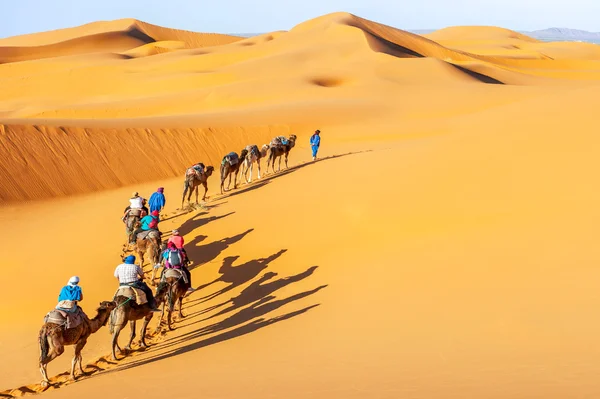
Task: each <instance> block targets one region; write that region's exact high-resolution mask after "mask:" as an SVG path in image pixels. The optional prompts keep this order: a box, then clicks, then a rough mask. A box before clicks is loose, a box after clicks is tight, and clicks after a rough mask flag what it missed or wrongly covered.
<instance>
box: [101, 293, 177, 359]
mask: <svg viewBox="0 0 600 399" xmlns="http://www.w3.org/2000/svg"><path fill="white" fill-rule="evenodd" d="M165 294H166V290H164V291H163V292H159V291H158V290H157V292H156V294H155V295H154V299H155V301H156V306H157V307H158V306H160V304H161V303H162V301H164V297H165ZM115 303H116V304H117V306H116V308H115V309H114V310H113V311H112V312H111V315H110V324H109V331H110V333H111V334H112V346H111V347H112V359H113V360H118V359H117V355H116V351H115V349H118V350H119V352H123V351H122V350H121V348H120V347H119V334H120V333H121V330H122V329H123V328H124V327H125V325H126V324H127V322H129V327H130V328H131V335H130V336H129V342H128V343H127V346H126V347H125V349H126V350H131V343H132V342H133V339H134V338H135V336H136V335H135V327H136V321H137V320H140V319H144V323H143V325H142V329H141V331H140V334H141V337H140V346H141V347H142V348H147V347H148V345H146V328H147V327H148V323H150V320H152V316H154V312H153V311H152V309H151V308H150V304H149V303H148V302H146V303H144V304H143V305H138V304H137V303H136V301H135V299H131V298H128V297H126V296H122V295H117V297H116V298H115Z"/></svg>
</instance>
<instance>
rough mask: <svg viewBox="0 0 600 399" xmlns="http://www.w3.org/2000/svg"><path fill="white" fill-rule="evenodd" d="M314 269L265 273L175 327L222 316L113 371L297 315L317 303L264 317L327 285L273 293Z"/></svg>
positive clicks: (187, 350)
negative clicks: (283, 295)
mask: <svg viewBox="0 0 600 399" xmlns="http://www.w3.org/2000/svg"><path fill="white" fill-rule="evenodd" d="M280 253H281V251H280V252H278V253H277V254H279V255H277V256H281V255H280ZM273 256H275V255H273ZM252 262H258V261H251V262H248V263H247V264H251V263H252ZM238 268H241V266H238V267H234V268H233V269H234V270H235V269H238ZM316 269H317V266H312V267H310V268H309V269H307V270H306V271H304V272H302V273H300V274H297V275H295V276H291V277H286V278H281V279H278V280H275V281H271V282H268V281H269V280H271V279H273V278H274V277H275V276H277V273H273V272H270V273H266V274H265V275H263V276H262V277H261V278H260V279H259V280H257V281H256V282H254V283H253V284H251V285H249V286H248V287H247V288H245V289H244V290H243V291H242V292H241V293H240V294H239V295H238V296H237V297H233V298H231V299H229V300H227V301H225V302H223V303H222V304H220V305H217V306H213V307H212V308H211V309H216V308H218V307H223V306H225V305H227V304H230V306H228V307H227V308H225V309H223V310H221V311H220V312H219V313H218V314H216V315H213V316H211V317H208V318H206V319H202V320H198V321H195V322H192V323H189V324H185V325H180V326H178V327H179V328H182V327H190V326H192V325H194V324H198V323H201V322H202V321H206V320H210V319H213V318H215V317H217V316H223V315H227V314H230V315H229V316H228V317H226V318H225V319H223V320H221V321H218V322H215V323H212V324H210V325H208V326H205V327H201V328H199V329H197V330H194V331H190V332H188V333H185V334H183V335H181V336H179V337H176V338H171V339H168V340H167V341H165V342H163V343H161V344H157V345H156V346H155V350H168V351H167V352H166V353H162V354H157V355H154V356H152V357H149V358H146V359H143V360H139V361H135V362H132V363H130V364H128V365H126V366H124V367H119V368H116V369H114V370H113V371H121V370H124V369H129V368H134V367H138V366H142V365H145V364H149V363H153V362H156V361H160V360H163V359H167V358H170V357H172V356H177V355H180V354H183V353H186V352H190V351H194V350H197V349H201V348H203V347H205V346H209V345H213V344H216V343H219V342H223V341H227V340H229V339H232V338H237V337H240V336H242V335H246V334H249V333H252V332H254V331H257V330H259V329H261V328H263V327H267V326H270V325H273V324H275V323H278V322H280V321H283V320H288V319H290V318H292V317H296V316H299V315H301V314H304V313H306V312H307V311H309V310H310V309H312V308H314V307H317V306H319V304H313V305H310V306H306V307H304V308H301V309H299V310H295V311H292V312H289V313H286V314H284V315H281V316H275V317H270V318H269V317H265V316H266V315H268V314H269V313H271V312H273V311H275V310H277V309H279V308H281V307H282V306H284V305H287V304H290V303H292V302H294V301H298V300H300V299H303V298H306V297H308V296H310V295H313V294H315V293H317V292H319V291H320V290H322V289H323V288H325V287H327V285H321V286H319V287H316V288H314V289H312V290H308V291H303V292H300V293H298V294H295V295H291V296H289V297H286V298H284V299H277V298H276V297H275V296H274V295H272V294H273V293H274V292H275V291H277V290H280V289H281V288H283V287H286V286H288V285H290V284H292V283H295V282H299V281H302V280H304V279H306V278H308V277H309V276H311V275H312V274H313V273H314V271H315V270H316ZM246 272H247V271H240V273H246ZM233 279H234V280H236V281H242V280H243V278H242V277H239V276H236V277H233ZM238 279H239V280H238ZM227 291H228V290H227ZM227 291H225V292H227ZM217 294H218V295H221V294H222V292H221V291H219V292H218V293H217ZM215 297H216V296H215ZM186 307H187V306H186ZM205 312H206V310H204V311H200V312H197V313H196V314H194V315H190V316H191V318H193V317H197V316H198V315H199V314H201V313H205ZM215 334H216V335H215ZM208 336H210V337H208ZM177 345H183V346H182V347H180V348H176V349H172V350H169V348H172V347H175V346H177ZM111 372H112V371H111Z"/></svg>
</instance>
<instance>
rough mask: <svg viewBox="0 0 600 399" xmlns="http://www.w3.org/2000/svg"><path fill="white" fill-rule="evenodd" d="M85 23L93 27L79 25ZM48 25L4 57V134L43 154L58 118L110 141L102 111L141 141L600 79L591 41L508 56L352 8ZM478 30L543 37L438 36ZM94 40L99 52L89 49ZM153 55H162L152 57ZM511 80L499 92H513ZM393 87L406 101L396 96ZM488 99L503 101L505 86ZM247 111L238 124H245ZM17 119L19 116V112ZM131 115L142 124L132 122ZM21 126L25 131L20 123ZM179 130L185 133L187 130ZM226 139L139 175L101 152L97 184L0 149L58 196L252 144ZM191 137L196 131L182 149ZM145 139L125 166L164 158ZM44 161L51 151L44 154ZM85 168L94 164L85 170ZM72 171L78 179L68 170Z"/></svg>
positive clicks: (33, 188)
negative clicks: (193, 22) (209, 23)
mask: <svg viewBox="0 0 600 399" xmlns="http://www.w3.org/2000/svg"><path fill="white" fill-rule="evenodd" d="M78 34H79V35H82V36H80V37H75V36H76V35H78ZM40 35H42V36H40ZM43 35H44V34H37V35H33V36H27V37H22V38H15V39H12V40H9V39H7V40H9V41H8V43H10V44H21V45H23V44H31V43H34V42H35V41H38V42H40V43H43V45H42V46H37V47H31V46H30V47H27V51H26V52H22V50H21V49H22V48H11V47H4V48H5V49H12V50H10V51H8V50H7V51H4V57H5V58H6V59H11V60H13V61H14V60H17V59H21V58H23V57H24V58H28V59H30V60H29V61H25V62H19V63H17V64H14V63H12V64H5V65H0V80H1V81H2V83H3V89H4V90H3V91H2V93H0V107H1V108H0V111H1V114H0V117H4V118H8V119H6V120H5V121H4V122H5V127H4V129H3V131H4V133H3V134H5V135H6V136H5V137H9V136H8V135H11V134H12V136H15V135H18V136H20V140H24V142H27V140H29V139H28V138H27V136H31V137H33V140H34V141H41V142H42V143H44V144H41V146H40V147H37V146H36V150H35V151H36V154H40V153H43V152H44V151H46V150H47V151H51V153H54V152H55V150H51V149H49V148H47V146H54V145H56V144H55V139H56V138H55V136H54V135H52V133H50V132H51V131H53V129H54V128H53V127H52V126H55V127H58V128H64V129H66V131H80V132H84V131H86V129H88V133H86V134H82V135H81V137H87V136H86V135H93V136H95V135H98V136H99V138H98V140H100V141H102V140H104V139H103V138H101V137H102V136H103V135H104V134H105V133H103V132H93V129H91V128H93V127H94V126H95V125H96V124H97V121H98V120H105V121H106V123H105V124H104V126H107V125H108V126H110V127H112V128H114V129H115V130H113V131H114V132H115V134H117V135H118V137H120V138H122V140H123V143H126V145H130V144H128V143H131V142H134V141H135V140H137V134H136V133H134V132H135V131H144V129H149V128H150V129H154V128H156V127H159V128H161V129H163V130H164V129H166V130H168V131H174V129H175V126H174V125H173V123H176V122H174V120H176V119H180V118H184V119H185V120H186V121H191V123H192V124H191V125H185V124H179V126H183V127H191V128H194V129H196V131H197V132H202V131H205V130H206V129H207V128H209V127H211V126H215V124H217V125H223V121H222V119H223V118H227V119H228V122H227V123H226V128H228V129H232V130H230V132H234V131H239V130H240V129H241V128H243V127H245V128H248V126H256V125H258V126H263V128H259V129H257V130H256V131H257V132H264V131H269V132H271V131H274V130H277V129H279V128H278V127H275V125H277V126H282V125H283V126H285V128H284V129H283V130H287V131H291V130H294V129H304V130H302V131H300V132H296V133H301V135H303V137H304V139H305V138H306V136H305V135H306V134H308V133H309V132H310V131H311V129H312V128H313V127H312V126H311V124H312V123H313V122H309V121H303V120H302V119H303V118H302V115H305V114H304V111H305V110H306V109H307V108H308V109H316V108H318V109H319V110H320V111H317V113H319V112H322V113H326V112H330V113H331V114H332V118H329V119H331V120H332V125H336V124H337V123H338V122H335V121H336V120H339V119H337V118H336V117H333V115H337V114H339V113H340V112H339V111H338V110H339V109H340V104H344V103H345V105H343V106H342V108H344V109H349V108H348V107H351V108H352V109H362V110H363V116H362V117H363V118H366V117H367V115H366V114H364V113H365V112H366V113H369V114H370V118H371V119H374V121H373V123H375V124H377V123H378V122H377V120H378V119H377V117H378V115H379V114H382V113H386V112H399V113H400V115H405V116H406V115H410V114H411V113H415V112H416V113H420V112H422V111H423V110H424V109H427V112H429V113H431V114H439V113H440V112H442V113H444V112H446V111H443V109H444V108H446V107H448V101H451V100H450V97H453V96H460V97H465V96H462V95H461V94H459V92H460V91H462V87H463V85H464V84H485V85H489V84H504V85H511V86H514V85H518V86H528V87H529V88H530V89H531V90H530V91H528V93H532V95H537V93H539V92H544V91H545V87H548V86H557V85H558V86H565V87H567V88H568V87H571V86H572V85H573V80H580V81H581V83H582V84H587V82H588V81H589V80H596V79H598V78H600V69H598V67H597V65H596V64H595V61H593V60H592V59H593V58H594V57H595V56H596V55H595V53H593V52H592V51H590V49H589V48H588V47H587V46H572V47H569V46H565V45H557V44H547V43H544V44H539V45H540V46H546V47H547V50H548V49H550V48H553V49H554V50H553V51H548V52H549V53H552V54H553V55H554V56H556V55H557V54H558V53H560V54H561V55H562V56H563V57H567V56H568V57H574V56H576V55H577V54H579V53H578V52H580V53H581V54H582V57H581V58H563V59H561V60H550V59H549V56H544V57H542V56H541V55H540V56H539V57H534V58H536V59H535V60H531V59H523V58H521V59H518V57H517V58H514V57H513V56H510V55H507V56H505V57H503V56H500V55H494V56H491V55H486V54H475V53H469V52H466V51H463V50H460V49H453V48H452V47H451V46H449V47H446V46H444V45H442V44H439V43H437V42H435V41H433V40H430V39H428V38H425V37H422V36H419V35H415V34H411V33H408V32H405V31H402V30H399V29H395V28H392V27H389V26H384V25H381V24H378V23H375V22H372V21H368V20H365V19H362V18H359V17H356V16H353V15H350V14H344V13H338V14H332V15H326V16H323V17H320V18H316V19H314V20H311V21H307V22H305V23H303V24H300V25H298V26H297V27H294V28H293V29H291V30H290V31H289V32H275V33H273V34H266V35H261V36H258V37H253V38H248V39H243V40H241V39H240V38H235V37H227V36H219V35H216V36H215V35H206V34H196V33H191V32H184V31H177V30H171V29H166V28H161V27H157V26H154V25H150V24H146V23H144V22H140V21H135V20H120V21H114V22H107V23H98V24H92V25H89V26H83V27H80V28H71V29H67V30H59V31H55V32H50V33H48V34H47V35H49V36H52V39H44V40H42V39H40V37H45V36H43ZM475 35H477V37H483V38H485V40H488V41H494V40H496V41H498V42H502V41H503V40H504V41H505V40H512V41H519V42H522V43H525V44H530V45H532V46H533V45H538V43H537V42H536V41H535V40H532V39H529V38H527V37H525V36H523V35H519V34H517V33H515V32H512V31H508V30H502V29H497V28H470V29H466V28H460V29H459V28H456V29H450V30H448V29H446V30H442V31H438V32H434V33H432V34H431V35H430V37H431V38H434V39H438V40H439V41H440V42H442V43H443V40H459V39H460V40H462V41H463V42H465V40H466V41H467V42H468V40H469V39H468V38H469V37H473V36H475ZM442 39H443V40H442ZM477 40H479V39H477ZM1 44H3V43H2V42H0V45H1ZM216 44H221V45H219V46H215V45H216ZM205 46H208V47H205ZM190 47H194V48H190ZM199 47H203V48H199ZM23 48H24V47H23ZM515 51H520V50H515ZM523 51H525V50H523ZM527 51H533V50H527ZM0 53H2V51H0ZM91 53H96V55H95V56H93V57H90V54H91ZM484 53H485V52H484ZM536 54H538V55H539V54H541V53H536ZM150 55H151V56H152V57H148V56H150ZM45 57H52V58H45ZM140 57H141V58H140ZM549 61H552V62H549ZM17 65H18V67H17ZM91 77H93V78H91ZM407 85H408V86H412V87H416V86H420V85H425V86H427V87H428V89H427V90H428V95H427V96H421V95H419V94H416V93H411V94H410V95H402V94H401V93H403V91H404V90H406V86H407ZM485 90H491V88H489V89H485ZM508 90H509V89H508V88H506V89H503V90H495V91H496V92H502V93H508ZM517 91H518V90H514V92H517ZM518 92H519V93H522V91H518ZM432 96H434V97H436V96H443V97H444V98H446V100H444V101H439V102H437V103H438V104H435V103H436V101H434V103H432V101H431V97H432ZM448 96H450V97H448ZM502 96H504V94H502ZM509 96H510V95H509ZM390 98H394V99H395V100H394V101H389V99H390ZM489 98H490V100H491V101H492V102H494V101H495V99H494V98H495V97H489ZM461 100H464V101H466V102H467V103H471V104H472V105H473V106H475V104H477V103H480V101H482V100H481V99H480V98H477V97H473V96H466V98H463V99H461ZM351 101H354V102H355V105H354V106H353V105H350V104H348V102H351ZM486 101H488V100H483V103H484V104H485V103H486ZM311 104H313V105H311ZM272 107H282V108H287V109H286V110H284V111H283V113H282V114H279V113H277V116H274V115H275V113H273V112H270V111H269V109H271V108H272ZM436 107H440V108H436ZM467 108H468V107H467ZM375 110H378V111H375ZM231 112H235V115H236V118H231V117H227V116H226V115H228V114H229V115H231V114H230V113H231ZM252 114H257V115H258V116H257V115H252ZM142 118H143V119H142ZM149 118H150V119H151V120H150V119H149ZM238 118H239V123H236V122H235V120H236V119H238ZM15 119H19V122H18V123H15V122H14V120H15ZM27 119H31V120H32V121H31V123H30V124H28V123H27V122H23V120H27ZM33 119H35V121H33ZM48 119H51V120H54V122H49V121H48ZM136 119H139V121H137V122H136V121H135V120H136ZM323 119H325V120H323ZM327 119H328V118H327V117H324V118H320V119H319V120H318V121H314V123H323V122H325V123H327ZM123 120H127V121H123ZM305 122H308V123H305ZM124 124H125V125H126V126H127V127H129V128H134V129H133V130H131V129H130V130H126V129H122V127H123V126H124ZM45 126H47V127H45ZM15 129H16V130H18V131H19V133H10V132H11V131H13V130H15ZM261 129H262V130H261ZM160 131H161V130H158V131H155V130H152V134H153V135H156V136H158V137H162V136H161V133H160ZM117 132H118V133H117ZM223 132H224V131H223ZM222 134H224V135H231V134H233V135H235V134H234V133H222ZM258 134H259V137H260V139H261V140H265V139H266V138H265V136H264V135H263V134H262V133H258ZM40 135H42V137H43V138H41V137H39V136H40ZM183 135H184V136H185V134H184V133H183ZM197 136H198V141H197V145H201V144H200V143H204V142H206V141H207V138H206V136H205V135H204V134H203V133H198V135H197ZM76 137H77V135H75V137H74V136H73V135H71V134H64V135H63V136H62V138H61V140H64V142H63V141H61V143H62V144H61V146H62V147H63V149H61V150H60V153H61V154H62V156H63V157H65V158H66V159H71V158H73V159H79V158H81V157H82V156H87V154H86V153H79V152H77V150H76V149H77V148H79V147H80V145H79V144H78V143H79V139H77V138H76ZM167 137H168V138H166V139H164V140H161V146H164V147H162V148H163V149H164V151H166V152H171V151H172V150H171V149H170V144H169V143H167V142H166V141H167V140H171V139H172V138H171V137H169V136H167ZM175 137H179V133H177V135H176V136H175ZM176 140H178V139H176ZM223 143H224V144H223V146H221V147H218V150H217V147H208V148H205V149H203V150H201V151H198V152H197V155H196V156H195V157H191V156H181V157H175V158H177V159H180V160H175V159H173V160H171V158H172V157H168V159H167V160H166V162H165V165H164V167H163V166H152V167H150V168H149V170H151V171H152V172H145V173H143V174H140V175H139V177H135V178H134V177H132V176H129V174H128V173H126V175H128V176H129V177H127V178H126V177H123V176H120V177H115V176H114V174H115V172H114V170H113V166H112V164H111V163H110V162H108V163H107V162H103V163H101V164H98V165H97V168H99V169H103V171H102V172H99V171H98V170H97V171H96V172H97V173H103V174H104V175H106V176H113V177H112V178H108V179H100V180H99V181H98V182H97V183H85V184H79V183H75V181H87V180H89V179H82V178H80V177H77V178H74V179H66V180H65V181H63V183H62V184H61V186H62V187H61V188H60V189H52V190H51V189H49V188H48V184H47V183H46V182H45V180H51V179H43V177H42V176H43V175H44V173H45V172H42V171H45V170H46V169H41V170H39V171H38V170H37V169H35V168H31V167H30V166H27V167H26V168H23V167H19V166H17V165H20V164H22V162H19V161H18V159H15V155H14V152H9V149H10V147H9V146H6V145H5V146H3V147H2V149H1V150H0V151H2V152H1V153H0V170H2V171H3V172H2V173H3V175H4V176H27V179H26V180H25V179H22V178H15V177H10V182H11V184H10V185H9V188H8V189H7V190H4V193H3V194H2V196H1V198H2V200H4V201H7V200H18V199H32V198H47V197H52V196H55V195H59V194H62V195H69V194H74V193H81V192H85V191H87V190H91V189H94V190H95V189H101V188H114V187H117V186H120V185H122V184H130V183H134V182H140V181H150V180H152V179H156V178H165V177H169V176H175V175H177V174H178V173H180V172H178V171H180V170H181V168H183V167H184V166H185V163H186V162H189V161H190V160H191V159H192V158H197V157H198V156H203V157H206V158H207V159H209V160H210V161H211V162H215V161H216V160H217V159H220V157H222V155H223V154H222V153H221V152H222V151H223V150H224V148H225V147H227V146H228V145H233V146H234V148H235V149H237V148H238V147H240V148H241V145H243V143H242V141H241V140H232V141H229V139H224V140H223ZM185 146H187V144H185V145H184V146H182V147H180V148H185ZM135 148H137V147H133V148H127V147H126V146H119V147H117V148H115V147H114V146H112V147H111V150H110V151H111V153H113V154H114V156H115V157H116V158H119V159H126V161H121V162H123V164H122V167H121V168H120V170H123V171H128V170H130V169H131V168H134V167H141V166H143V167H144V170H145V169H146V167H147V166H149V163H151V162H154V160H151V159H150V158H149V157H148V156H147V155H146V154H145V153H141V154H140V156H139V157H136V156H134V157H131V154H132V153H135V151H136V149H135ZM192 148H195V147H194V146H192ZM227 148H229V147H227ZM28 151H30V152H32V151H34V150H33V149H32V150H28ZM219 151H221V152H219ZM157 152H158V150H157ZM25 159H27V157H25ZM139 159H145V160H146V161H143V162H142V161H140V160H139ZM48 162H49V163H51V164H52V165H53V167H52V170H53V171H55V173H56V175H57V176H62V175H69V176H73V173H74V172H73V171H74V170H83V169H84V168H82V167H81V166H80V165H79V163H78V162H71V163H67V162H59V161H57V160H49V161H48ZM140 162H142V163H141V164H140ZM41 164H44V165H45V164H47V162H46V161H41ZM76 165H77V166H76ZM16 168H19V169H18V170H20V172H19V173H16V172H17V169H16ZM24 170H26V171H24ZM159 170H160V172H159ZM96 172H95V173H96ZM23 173H25V174H24V175H23ZM77 176H83V175H82V174H81V173H77ZM71 180H72V183H67V181H71ZM25 181H27V183H25ZM32 181H33V182H35V183H34V184H32V183H31V182H32Z"/></svg>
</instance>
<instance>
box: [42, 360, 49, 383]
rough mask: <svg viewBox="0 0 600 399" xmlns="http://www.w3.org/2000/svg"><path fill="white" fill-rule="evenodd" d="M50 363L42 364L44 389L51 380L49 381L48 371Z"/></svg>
mask: <svg viewBox="0 0 600 399" xmlns="http://www.w3.org/2000/svg"><path fill="white" fill-rule="evenodd" d="M47 365H48V363H40V373H42V383H41V385H42V388H46V387H47V386H48V385H49V384H50V380H49V379H48V371H47V370H46V366H47Z"/></svg>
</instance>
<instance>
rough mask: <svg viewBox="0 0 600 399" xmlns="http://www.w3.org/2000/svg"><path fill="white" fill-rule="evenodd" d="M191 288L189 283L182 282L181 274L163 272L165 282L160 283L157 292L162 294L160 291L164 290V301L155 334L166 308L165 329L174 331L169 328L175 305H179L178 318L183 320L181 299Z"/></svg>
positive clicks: (168, 271) (158, 329) (172, 270)
mask: <svg viewBox="0 0 600 399" xmlns="http://www.w3.org/2000/svg"><path fill="white" fill-rule="evenodd" d="M190 287H191V284H190V283H189V282H187V283H186V282H185V281H184V280H183V272H179V271H176V270H174V269H166V270H165V281H161V282H160V283H159V284H158V288H157V292H162V290H166V294H165V300H164V301H163V308H162V313H161V314H160V319H159V322H158V326H157V327H156V332H158V331H160V322H161V321H162V319H163V315H164V314H165V308H166V307H167V306H168V310H167V327H168V329H169V330H174V329H173V328H172V327H171V316H172V314H173V311H174V310H175V303H176V302H177V303H178V304H179V318H183V317H184V316H183V313H181V307H182V301H183V297H184V296H185V294H186V293H187V290H188V288H190Z"/></svg>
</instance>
